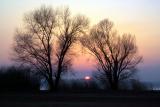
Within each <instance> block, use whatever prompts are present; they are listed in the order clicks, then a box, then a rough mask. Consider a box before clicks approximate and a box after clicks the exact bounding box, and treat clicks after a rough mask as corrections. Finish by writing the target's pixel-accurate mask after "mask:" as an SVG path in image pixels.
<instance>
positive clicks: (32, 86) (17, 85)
mask: <svg viewBox="0 0 160 107" xmlns="http://www.w3.org/2000/svg"><path fill="white" fill-rule="evenodd" d="M0 86H1V87H0V90H1V91H33V90H39V80H38V78H36V77H35V76H33V75H32V74H31V69H29V68H20V67H14V66H12V67H1V68H0Z"/></svg>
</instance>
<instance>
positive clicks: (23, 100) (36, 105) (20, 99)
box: [0, 92, 160, 107]
mask: <svg viewBox="0 0 160 107" xmlns="http://www.w3.org/2000/svg"><path fill="white" fill-rule="evenodd" d="M0 107H160V93H159V92H89V93H87V92H85V93H79V92H78V93H77V92H67V93H66V92H65V93H64V92H59V93H41V92H40V93H22V92H21V93H6V92H5V93H0Z"/></svg>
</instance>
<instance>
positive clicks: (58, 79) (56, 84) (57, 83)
mask: <svg viewBox="0 0 160 107" xmlns="http://www.w3.org/2000/svg"><path fill="white" fill-rule="evenodd" d="M59 81H60V72H58V74H57V77H56V80H55V91H58V87H59Z"/></svg>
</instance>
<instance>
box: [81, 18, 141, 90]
mask: <svg viewBox="0 0 160 107" xmlns="http://www.w3.org/2000/svg"><path fill="white" fill-rule="evenodd" d="M112 29H113V23H112V22H110V21H109V20H107V19H105V20H102V21H100V22H99V23H98V24H97V25H95V26H93V28H92V29H91V30H90V33H89V35H88V36H85V37H83V38H82V39H81V43H82V45H83V46H84V47H85V48H86V49H87V50H89V52H90V53H91V54H92V55H94V56H95V58H96V60H97V64H98V71H103V72H104V76H106V78H107V80H108V82H109V84H110V87H111V89H113V90H118V86H119V82H120V81H121V80H124V79H127V78H129V77H131V76H132V74H133V73H134V71H136V65H137V64H139V63H140V62H141V60H142V57H141V56H138V54H137V46H136V43H135V37H134V36H132V35H131V34H123V35H122V36H120V35H118V34H117V33H116V32H113V30H112Z"/></svg>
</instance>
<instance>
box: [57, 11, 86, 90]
mask: <svg viewBox="0 0 160 107" xmlns="http://www.w3.org/2000/svg"><path fill="white" fill-rule="evenodd" d="M58 24H59V26H58V36H57V47H56V60H57V71H56V80H55V88H57V87H58V84H59V80H60V78H61V77H60V76H61V73H62V72H63V71H67V70H68V68H69V67H70V65H71V57H72V55H73V52H72V50H73V49H74V44H75V43H76V41H77V38H79V37H80V36H81V35H84V33H85V30H86V29H87V28H88V19H87V18H86V17H84V16H82V15H76V16H74V17H71V14H70V11H69V8H64V9H62V11H61V10H60V17H59V23H58Z"/></svg>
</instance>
